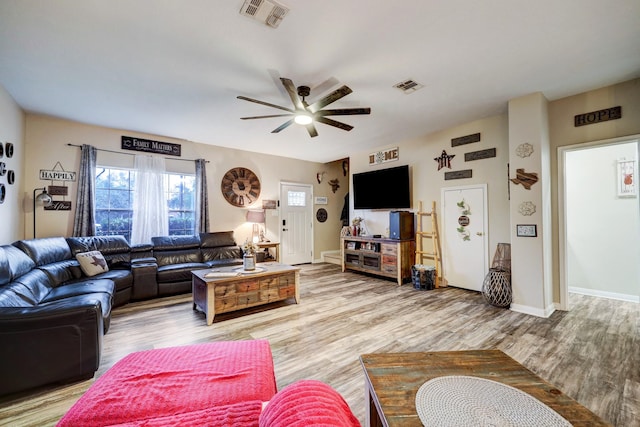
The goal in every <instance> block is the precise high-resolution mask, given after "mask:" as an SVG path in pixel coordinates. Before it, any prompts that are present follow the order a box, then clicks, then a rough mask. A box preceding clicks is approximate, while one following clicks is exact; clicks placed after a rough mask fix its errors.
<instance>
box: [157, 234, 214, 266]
mask: <svg viewBox="0 0 640 427" xmlns="http://www.w3.org/2000/svg"><path fill="white" fill-rule="evenodd" d="M151 241H152V242H153V256H154V257H155V258H156V260H157V263H158V265H159V266H162V265H169V264H184V263H198V262H202V253H201V252H200V239H199V238H198V236H161V237H152V238H151Z"/></svg>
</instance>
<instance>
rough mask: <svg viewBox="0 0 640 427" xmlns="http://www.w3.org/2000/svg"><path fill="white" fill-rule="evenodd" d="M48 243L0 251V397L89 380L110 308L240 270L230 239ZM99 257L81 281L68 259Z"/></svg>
mask: <svg viewBox="0 0 640 427" xmlns="http://www.w3.org/2000/svg"><path fill="white" fill-rule="evenodd" d="M152 240H153V244H149V245H139V246H134V247H131V246H130V245H129V244H128V242H127V241H126V240H125V239H124V237H122V236H93V237H69V238H66V239H65V238H64V237H51V238H43V239H31V240H20V241H17V242H14V243H13V244H12V245H4V246H0V396H1V395H5V394H9V393H14V392H18V391H22V390H26V389H29V388H33V387H37V386H41V385H44V384H49V383H54V382H68V381H74V380H77V379H83V378H90V377H92V376H93V374H94V373H95V371H96V370H97V369H98V366H99V363H100V355H101V349H102V336H103V334H104V333H106V332H107V331H108V330H109V326H110V320H111V309H112V307H118V306H121V305H124V304H126V303H127V302H129V301H132V300H141V299H148V298H155V297H159V296H166V295H172V294H178V293H186V292H190V291H191V271H192V270H196V269H200V268H210V267H212V266H220V265H240V264H242V250H241V248H240V247H239V246H238V245H237V244H236V242H235V240H234V237H233V232H232V231H228V232H227V231H225V232H212V233H201V234H200V235H197V236H164V237H154V238H153V239H152ZM93 250H97V251H100V252H101V253H102V255H103V257H104V258H105V260H106V261H107V265H108V267H109V269H108V271H106V272H104V273H100V274H98V275H95V276H92V277H87V276H86V275H85V274H84V273H83V271H82V269H81V268H80V265H79V263H78V261H77V260H76V255H77V254H79V253H82V252H89V251H93Z"/></svg>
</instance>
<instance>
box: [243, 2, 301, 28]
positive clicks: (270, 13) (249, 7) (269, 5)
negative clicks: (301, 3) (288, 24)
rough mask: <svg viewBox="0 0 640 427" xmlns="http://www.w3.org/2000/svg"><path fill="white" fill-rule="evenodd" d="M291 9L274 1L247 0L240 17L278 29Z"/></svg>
mask: <svg viewBox="0 0 640 427" xmlns="http://www.w3.org/2000/svg"><path fill="white" fill-rule="evenodd" d="M287 12H289V9H288V8H287V7H285V6H283V5H281V4H279V3H276V2H275V1H272V0H245V2H244V4H243V5H242V9H240V15H245V16H248V17H249V18H252V19H255V20H256V21H260V22H262V23H263V24H266V25H268V26H269V27H272V28H278V25H280V21H282V19H283V18H284V16H285V15H286V14H287Z"/></svg>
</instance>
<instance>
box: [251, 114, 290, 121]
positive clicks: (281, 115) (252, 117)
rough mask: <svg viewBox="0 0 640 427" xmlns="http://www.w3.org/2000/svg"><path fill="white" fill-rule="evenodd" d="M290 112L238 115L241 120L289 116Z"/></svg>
mask: <svg viewBox="0 0 640 427" xmlns="http://www.w3.org/2000/svg"><path fill="white" fill-rule="evenodd" d="M290 115H291V114H271V115H269V116H251V117H240V119H241V120H251V119H269V118H271V117H289V116H290Z"/></svg>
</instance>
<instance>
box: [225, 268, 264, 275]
mask: <svg viewBox="0 0 640 427" xmlns="http://www.w3.org/2000/svg"><path fill="white" fill-rule="evenodd" d="M233 271H237V272H238V273H240V274H253V273H262V272H263V271H267V269H266V268H264V267H256V268H255V269H254V270H245V269H244V267H237V268H234V269H233Z"/></svg>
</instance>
